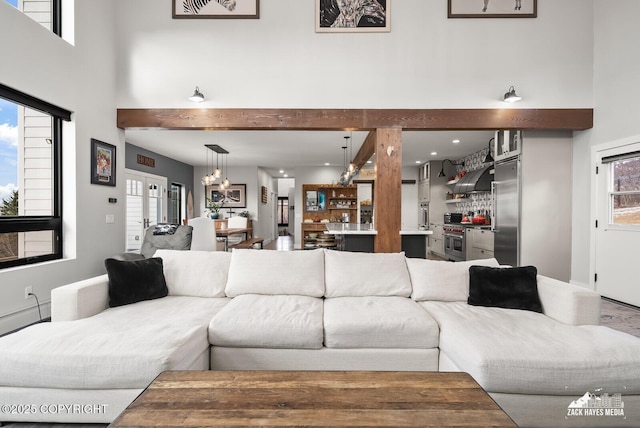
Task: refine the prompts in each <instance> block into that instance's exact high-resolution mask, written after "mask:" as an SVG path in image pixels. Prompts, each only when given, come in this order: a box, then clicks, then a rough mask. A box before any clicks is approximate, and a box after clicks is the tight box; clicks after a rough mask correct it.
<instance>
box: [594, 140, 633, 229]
mask: <svg viewBox="0 0 640 428" xmlns="http://www.w3.org/2000/svg"><path fill="white" fill-rule="evenodd" d="M602 161H603V163H609V164H610V166H609V168H610V175H609V176H610V177H611V183H610V191H609V205H610V216H609V223H610V224H614V225H637V226H640V153H631V154H628V155H622V156H615V157H611V158H608V159H607V158H604V159H603V160H602Z"/></svg>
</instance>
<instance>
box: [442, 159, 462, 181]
mask: <svg viewBox="0 0 640 428" xmlns="http://www.w3.org/2000/svg"><path fill="white" fill-rule="evenodd" d="M445 162H449V163H450V164H451V165H453V166H464V161H462V162H460V163H455V162H451V160H449V159H445V160H443V161H442V166H441V167H440V172H439V173H438V177H446V176H447V174H445V173H444V163H445Z"/></svg>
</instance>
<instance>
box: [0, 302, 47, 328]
mask: <svg viewBox="0 0 640 428" xmlns="http://www.w3.org/2000/svg"><path fill="white" fill-rule="evenodd" d="M40 310H41V311H42V320H43V321H44V320H46V319H51V301H47V302H41V303H40ZM39 322H40V316H39V314H38V306H36V305H34V306H32V307H30V308H26V309H21V310H18V311H15V312H12V313H10V314H7V315H4V316H2V317H0V336H4V335H6V334H9V333H12V332H15V331H17V330H20V329H22V328H24V327H27V326H29V325H32V324H36V323H39Z"/></svg>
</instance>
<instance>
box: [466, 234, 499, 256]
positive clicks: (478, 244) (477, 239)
mask: <svg viewBox="0 0 640 428" xmlns="http://www.w3.org/2000/svg"><path fill="white" fill-rule="evenodd" d="M465 229H466V230H465V246H466V252H467V260H479V259H491V258H493V257H494V253H493V248H494V247H493V237H494V235H493V232H492V231H491V230H490V229H483V228H480V227H467V228H465Z"/></svg>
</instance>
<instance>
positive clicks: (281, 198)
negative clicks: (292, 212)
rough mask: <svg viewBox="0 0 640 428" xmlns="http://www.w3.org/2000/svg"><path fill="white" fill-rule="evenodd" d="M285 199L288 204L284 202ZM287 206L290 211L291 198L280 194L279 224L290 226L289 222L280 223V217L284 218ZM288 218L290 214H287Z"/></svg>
mask: <svg viewBox="0 0 640 428" xmlns="http://www.w3.org/2000/svg"><path fill="white" fill-rule="evenodd" d="M284 201H287V203H286V205H285V204H284V203H283V202H284ZM285 208H286V210H287V211H289V198H288V197H286V196H279V197H278V226H289V222H287V223H280V219H281V218H284V211H285ZM287 220H289V216H288V215H287Z"/></svg>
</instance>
